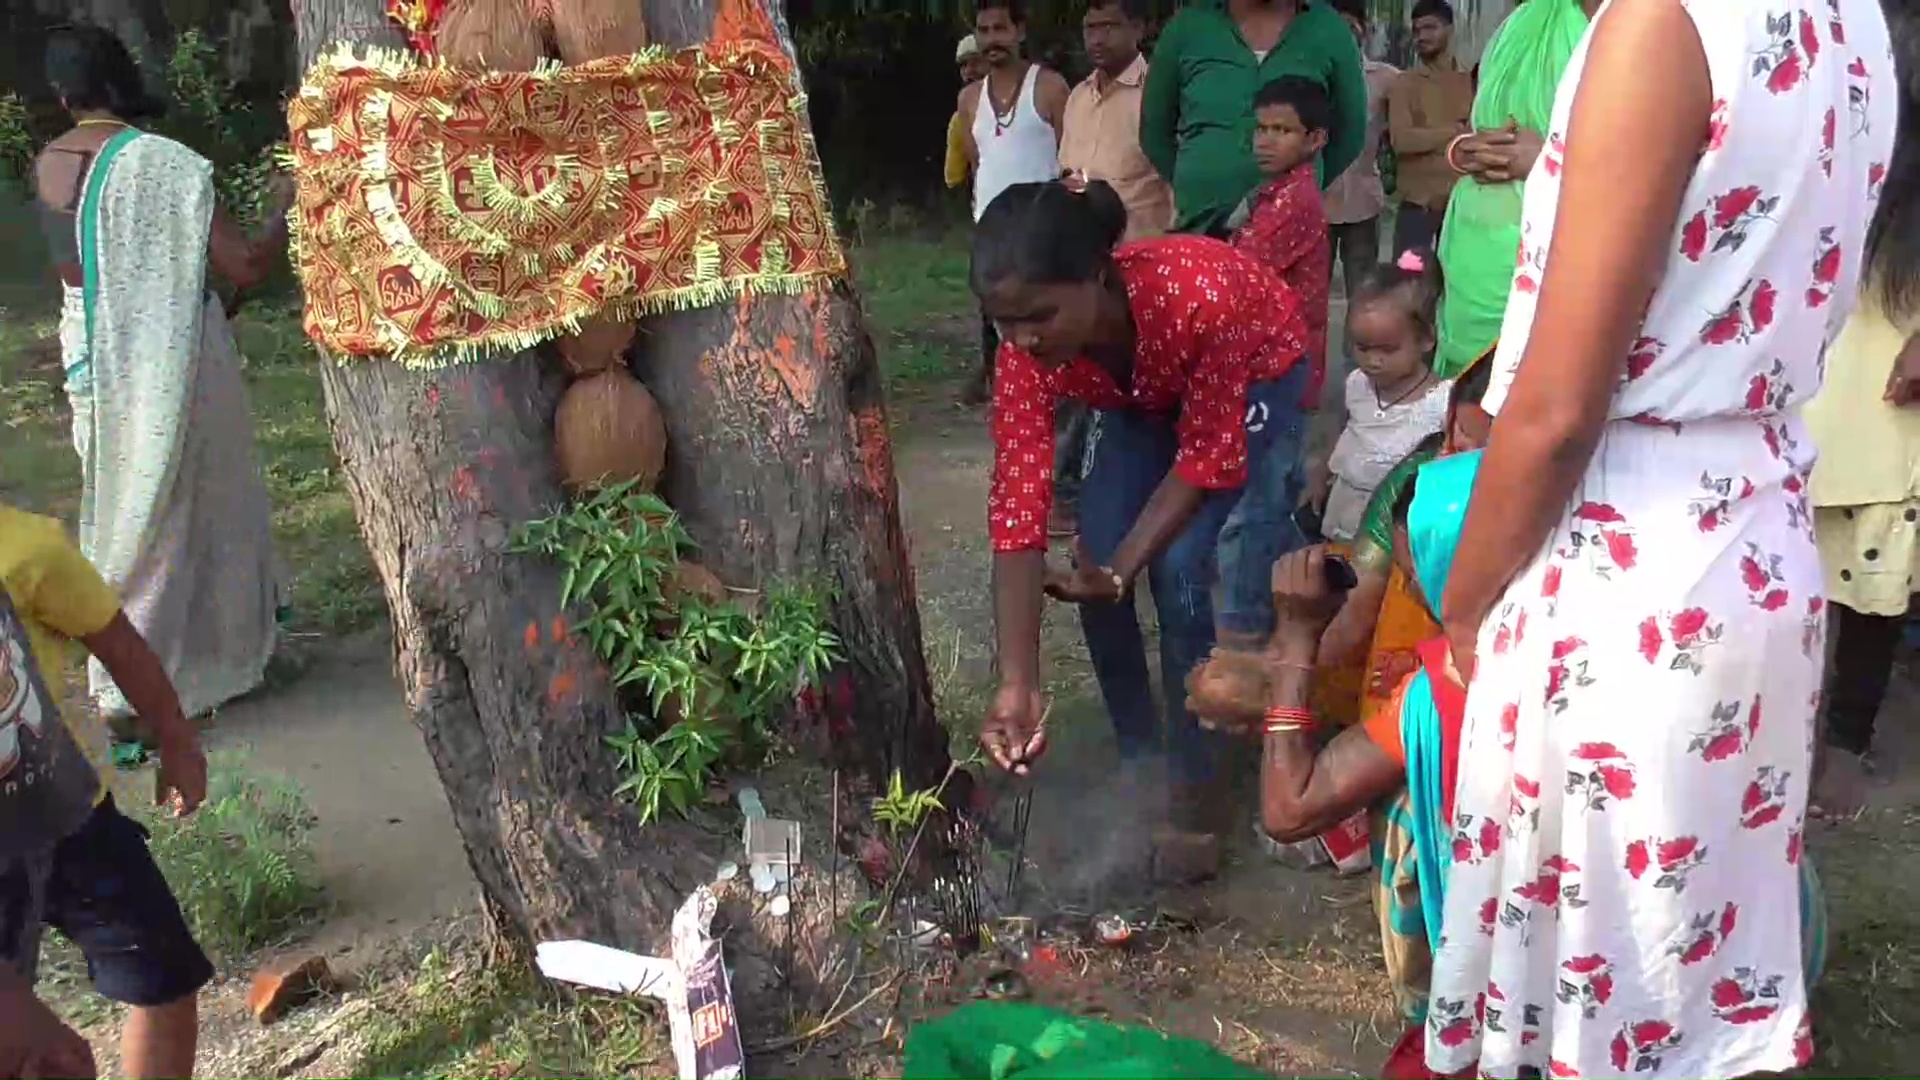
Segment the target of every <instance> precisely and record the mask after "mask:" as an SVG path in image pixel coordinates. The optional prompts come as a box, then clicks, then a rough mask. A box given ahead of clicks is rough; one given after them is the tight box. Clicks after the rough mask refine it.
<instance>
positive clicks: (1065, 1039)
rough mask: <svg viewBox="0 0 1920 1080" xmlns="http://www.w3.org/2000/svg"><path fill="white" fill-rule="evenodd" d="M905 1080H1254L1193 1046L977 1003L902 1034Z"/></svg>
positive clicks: (1035, 1009)
mask: <svg viewBox="0 0 1920 1080" xmlns="http://www.w3.org/2000/svg"><path fill="white" fill-rule="evenodd" d="M906 1056H907V1060H906V1068H905V1069H904V1070H903V1072H902V1075H903V1076H904V1077H905V1078H906V1080H1016V1078H1017V1080H1079V1078H1086V1080H1095V1078H1105V1080H1132V1078H1135V1077H1138V1078H1140V1080H1146V1078H1149V1077H1152V1078H1158V1080H1202V1078H1210V1080H1256V1078H1258V1077H1260V1076H1262V1075H1263V1074H1261V1073H1258V1072H1255V1071H1254V1070H1252V1069H1250V1068H1248V1067H1247V1066H1245V1065H1242V1064H1240V1063H1239V1062H1237V1061H1235V1060H1233V1059H1232V1058H1230V1057H1228V1056H1227V1055H1225V1054H1223V1053H1221V1052H1220V1051H1218V1050H1215V1049H1214V1048H1213V1047H1211V1046H1208V1045H1207V1044H1206V1043H1203V1042H1199V1041H1196V1040H1193V1039H1181V1038H1174V1037H1172V1036H1167V1035H1162V1034H1160V1033H1159V1032H1157V1031H1150V1030H1148V1029H1146V1028H1137V1027H1126V1026H1123V1025H1120V1024H1110V1023H1107V1022H1105V1021H1101V1020H1087V1019H1082V1018H1080V1017H1077V1016H1072V1015H1069V1014H1067V1013H1063V1012H1059V1011H1057V1010H1054V1009H1048V1008H1044V1007H1042V1006H1039V1005H1024V1004H1019V1003H1015V1002H1004V1001H976V1002H974V1003H972V1004H970V1005H965V1006H962V1007H961V1008H959V1009H956V1010H954V1011H953V1012H951V1013H948V1014H947V1015H946V1016H943V1017H941V1018H940V1019H938V1020H930V1021H928V1022H926V1023H924V1024H920V1025H918V1026H917V1027H915V1028H914V1029H913V1030H912V1031H909V1032H908V1033H907V1055H906Z"/></svg>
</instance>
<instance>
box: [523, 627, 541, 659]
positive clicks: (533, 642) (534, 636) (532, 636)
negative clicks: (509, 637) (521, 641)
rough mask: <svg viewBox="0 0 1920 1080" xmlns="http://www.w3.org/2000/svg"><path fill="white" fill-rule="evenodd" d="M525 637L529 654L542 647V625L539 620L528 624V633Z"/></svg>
mask: <svg viewBox="0 0 1920 1080" xmlns="http://www.w3.org/2000/svg"><path fill="white" fill-rule="evenodd" d="M524 637H525V640H526V643H527V651H528V652H532V651H533V650H535V649H537V648H539V647H540V623H539V621H538V620H535V621H533V622H530V623H528V624H527V631H526V634H525V635H524Z"/></svg>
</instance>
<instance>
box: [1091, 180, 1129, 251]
mask: <svg viewBox="0 0 1920 1080" xmlns="http://www.w3.org/2000/svg"><path fill="white" fill-rule="evenodd" d="M1080 197H1081V198H1082V199H1084V200H1085V201H1086V207H1087V212H1088V213H1090V214H1092V215H1093V220H1094V223H1095V224H1096V225H1097V226H1098V228H1099V231H1100V235H1101V236H1102V237H1104V238H1105V239H1106V242H1107V248H1108V250H1112V249H1113V248H1114V247H1115V246H1117V245H1118V244H1119V243H1120V238H1121V237H1123V236H1125V235H1127V204H1126V203H1124V202H1121V201H1120V193H1119V192H1117V191H1115V190H1113V185H1112V184H1109V183H1107V182H1106V181H1105V180H1089V181H1087V185H1086V189H1085V190H1083V191H1081V192H1080Z"/></svg>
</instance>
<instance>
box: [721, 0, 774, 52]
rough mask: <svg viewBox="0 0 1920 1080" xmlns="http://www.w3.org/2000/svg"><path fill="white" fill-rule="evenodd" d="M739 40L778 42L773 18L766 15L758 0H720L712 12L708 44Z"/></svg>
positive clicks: (730, 42)
mask: <svg viewBox="0 0 1920 1080" xmlns="http://www.w3.org/2000/svg"><path fill="white" fill-rule="evenodd" d="M739 41H764V42H767V43H769V44H774V45H777V44H779V41H780V38H779V35H778V34H776V33H775V32H774V29H773V20H771V19H769V18H768V17H767V10H766V8H765V7H763V6H761V3H760V0H720V7H719V10H717V11H715V12H714V13H713V33H712V34H711V35H710V36H709V38H708V44H710V45H729V44H732V43H734V42H739Z"/></svg>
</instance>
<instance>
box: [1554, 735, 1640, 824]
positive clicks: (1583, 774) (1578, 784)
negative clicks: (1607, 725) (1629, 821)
mask: <svg viewBox="0 0 1920 1080" xmlns="http://www.w3.org/2000/svg"><path fill="white" fill-rule="evenodd" d="M1571 757H1572V760H1571V761H1569V762H1568V763H1567V783H1566V793H1567V794H1568V795H1574V796H1578V797H1580V798H1581V799H1583V800H1585V802H1586V804H1587V809H1588V810H1595V811H1598V810H1605V809H1606V808H1607V807H1608V806H1609V805H1611V804H1612V803H1613V801H1614V800H1616V799H1618V800H1626V799H1631V798H1633V793H1634V790H1635V788H1636V787H1637V786H1638V784H1637V781H1636V780H1635V779H1634V770H1633V762H1631V761H1629V760H1627V755H1626V754H1625V753H1623V752H1621V750H1620V748H1619V747H1617V746H1615V745H1613V744H1612V743H1605V742H1597V743H1581V744H1580V745H1579V746H1576V747H1574V749H1573V753H1572V755H1571Z"/></svg>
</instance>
